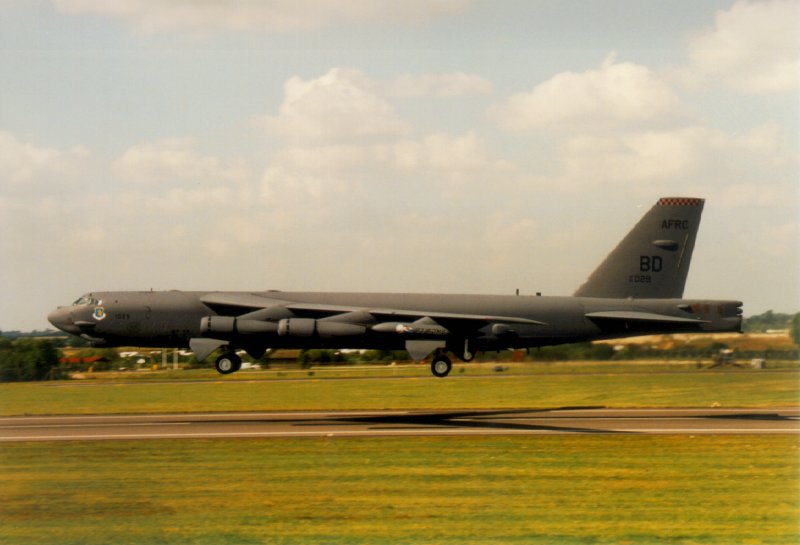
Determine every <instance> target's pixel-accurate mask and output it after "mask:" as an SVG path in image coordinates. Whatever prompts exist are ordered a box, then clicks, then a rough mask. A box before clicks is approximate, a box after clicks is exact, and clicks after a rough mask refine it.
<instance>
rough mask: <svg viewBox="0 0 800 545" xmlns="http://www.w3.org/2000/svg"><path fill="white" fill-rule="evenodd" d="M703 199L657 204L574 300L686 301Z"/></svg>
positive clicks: (668, 200) (664, 200)
mask: <svg viewBox="0 0 800 545" xmlns="http://www.w3.org/2000/svg"><path fill="white" fill-rule="evenodd" d="M704 202H705V201H704V200H703V199H694V198H685V197H665V198H662V199H659V200H658V202H657V203H656V204H655V206H653V207H652V208H651V209H650V211H648V212H647V214H645V215H644V217H643V218H642V219H641V220H639V223H637V224H636V226H635V227H634V228H633V229H632V230H631V231H630V232H629V233H628V234H627V236H626V237H625V238H624V239H623V240H622V242H620V243H619V245H618V246H617V247H616V248H614V250H613V251H612V252H611V253H610V254H608V257H606V259H605V260H604V261H603V262H602V263H601V264H600V266H599V267H597V269H596V270H595V271H594V272H593V273H592V274H591V276H589V279H588V280H587V281H586V283H584V284H583V285H582V286H581V287H580V288H578V291H576V292H575V296H576V297H608V298H617V299H625V298H628V297H633V298H636V299H649V298H667V299H668V298H675V299H680V298H681V297H682V296H683V288H684V286H685V285H686V275H687V274H688V272H689V263H690V262H691V260H692V251H693V250H694V241H695V238H696V237H697V228H698V227H699V226H700V214H701V213H702V212H703V203H704Z"/></svg>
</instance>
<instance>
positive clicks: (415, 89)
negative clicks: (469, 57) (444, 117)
mask: <svg viewBox="0 0 800 545" xmlns="http://www.w3.org/2000/svg"><path fill="white" fill-rule="evenodd" d="M388 92H389V94H391V95H394V96H397V97H428V96H431V97H436V98H451V97H455V96H462V95H490V94H492V93H493V92H494V85H493V84H492V82H490V81H489V80H487V79H485V78H482V77H480V76H478V75H475V74H465V73H463V72H454V73H452V74H404V75H402V76H398V77H397V78H395V79H394V80H393V81H392V82H391V83H390V84H389V85H388Z"/></svg>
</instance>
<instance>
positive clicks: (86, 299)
mask: <svg viewBox="0 0 800 545" xmlns="http://www.w3.org/2000/svg"><path fill="white" fill-rule="evenodd" d="M72 304H73V306H76V307H79V306H82V305H96V304H97V299H95V298H94V297H92V296H90V295H82V296H81V297H80V299H78V300H77V301H75V302H74V303H72Z"/></svg>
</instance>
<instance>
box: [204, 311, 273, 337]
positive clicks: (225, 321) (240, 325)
mask: <svg viewBox="0 0 800 545" xmlns="http://www.w3.org/2000/svg"><path fill="white" fill-rule="evenodd" d="M276 331H278V326H277V324H275V323H274V322H262V321H260V320H239V319H237V318H234V317H233V316H206V317H205V318H203V319H202V320H200V334H201V335H203V336H207V337H211V336H214V335H231V334H235V333H238V334H241V335H258V334H265V333H275V332H276Z"/></svg>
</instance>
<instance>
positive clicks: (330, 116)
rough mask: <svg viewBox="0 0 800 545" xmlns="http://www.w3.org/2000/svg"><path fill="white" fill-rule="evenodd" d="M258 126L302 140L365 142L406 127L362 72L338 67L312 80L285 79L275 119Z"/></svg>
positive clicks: (265, 119) (405, 130)
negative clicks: (282, 97) (281, 98)
mask: <svg viewBox="0 0 800 545" xmlns="http://www.w3.org/2000/svg"><path fill="white" fill-rule="evenodd" d="M262 122H263V124H264V125H265V126H266V128H267V129H268V130H270V131H274V132H277V133H279V134H281V135H283V136H285V137H286V138H288V139H289V140H294V141H302V142H307V141H309V140H310V141H315V142H341V141H353V140H364V139H368V138H376V137H381V136H396V135H399V134H405V133H407V132H409V131H410V129H411V128H410V126H409V125H408V124H407V123H405V122H404V121H402V120H401V119H400V118H399V117H398V116H397V113H396V112H395V110H394V108H393V107H392V105H391V104H390V103H389V102H388V101H387V100H386V99H384V98H383V97H381V96H380V95H379V94H378V93H377V89H376V85H375V84H374V83H373V82H372V81H371V80H370V79H369V78H367V77H366V76H365V75H364V74H363V72H361V71H359V70H344V69H340V68H332V69H331V70H329V71H328V73H326V74H324V75H323V76H321V77H319V78H315V79H311V80H303V79H302V78H299V77H293V78H290V79H289V80H288V81H287V82H286V83H285V85H284V99H283V103H282V104H281V106H280V110H279V113H278V115H277V116H267V117H266V118H263V119H262Z"/></svg>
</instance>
